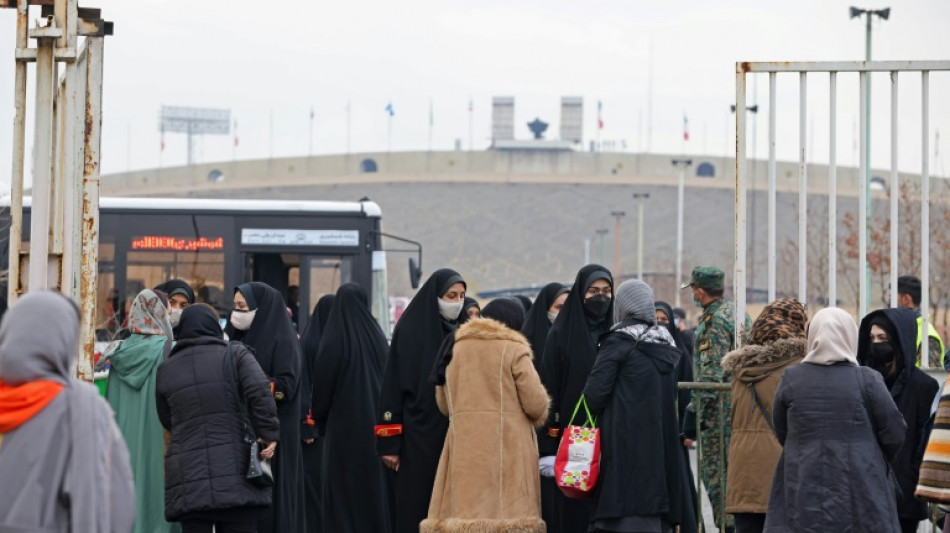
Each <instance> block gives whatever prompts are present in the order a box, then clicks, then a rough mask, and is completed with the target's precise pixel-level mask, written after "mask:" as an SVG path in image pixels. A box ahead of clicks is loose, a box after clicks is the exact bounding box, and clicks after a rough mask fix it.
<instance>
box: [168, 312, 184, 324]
mask: <svg viewBox="0 0 950 533" xmlns="http://www.w3.org/2000/svg"><path fill="white" fill-rule="evenodd" d="M168 321H169V322H171V323H172V327H173V328H174V327H176V326H178V323H179V322H181V309H169V310H168Z"/></svg>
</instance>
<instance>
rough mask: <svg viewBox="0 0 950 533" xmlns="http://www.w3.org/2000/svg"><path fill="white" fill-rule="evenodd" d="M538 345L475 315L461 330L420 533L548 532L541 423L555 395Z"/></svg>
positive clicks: (443, 398)
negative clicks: (539, 361)
mask: <svg viewBox="0 0 950 533" xmlns="http://www.w3.org/2000/svg"><path fill="white" fill-rule="evenodd" d="M532 361H533V358H532V354H531V345H530V344H529V343H528V341H527V339H525V338H524V336H523V335H521V333H519V332H517V331H514V330H511V329H509V328H507V327H505V326H504V325H502V324H501V323H500V322H496V321H494V320H491V319H487V318H476V319H474V320H472V321H470V322H468V323H466V324H465V325H463V326H462V327H461V328H459V330H458V331H457V332H456V334H455V347H454V349H453V352H452V362H451V363H450V364H449V365H448V367H447V369H446V376H445V378H446V383H445V385H444V386H441V387H436V400H437V401H438V404H439V409H441V410H442V412H443V413H445V414H446V415H447V416H448V417H449V430H448V434H447V435H446V437H445V446H444V448H443V449H442V457H441V459H440V460H439V470H438V473H437V474H436V478H435V486H434V488H433V490H432V501H431V502H430V504H429V516H428V518H427V519H426V520H423V521H422V524H421V525H420V532H421V533H475V532H478V533H494V532H516V533H544V532H545V531H546V527H545V524H544V522H543V521H542V520H541V503H540V483H539V477H538V444H537V436H536V433H535V429H534V428H535V427H536V426H539V425H541V424H543V423H544V421H545V420H546V419H547V416H548V405H549V401H550V400H549V398H548V394H547V391H546V390H545V388H544V385H542V384H541V379H540V378H539V377H538V373H537V371H536V370H535V368H534V363H533V362H532Z"/></svg>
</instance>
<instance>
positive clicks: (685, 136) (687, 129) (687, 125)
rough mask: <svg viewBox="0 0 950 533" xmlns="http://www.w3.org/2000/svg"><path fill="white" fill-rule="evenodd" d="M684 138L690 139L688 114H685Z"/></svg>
mask: <svg viewBox="0 0 950 533" xmlns="http://www.w3.org/2000/svg"><path fill="white" fill-rule="evenodd" d="M683 140H684V141H688V140H689V119H688V118H686V115H685V114H684V115H683Z"/></svg>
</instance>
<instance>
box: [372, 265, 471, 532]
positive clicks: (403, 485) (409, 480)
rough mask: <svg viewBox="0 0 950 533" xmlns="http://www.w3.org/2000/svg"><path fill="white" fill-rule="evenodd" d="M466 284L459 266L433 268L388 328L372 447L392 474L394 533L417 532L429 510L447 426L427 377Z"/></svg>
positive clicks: (454, 323) (451, 328) (455, 320)
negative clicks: (389, 336) (390, 329)
mask: <svg viewBox="0 0 950 533" xmlns="http://www.w3.org/2000/svg"><path fill="white" fill-rule="evenodd" d="M465 288H466V285H465V281H464V280H463V279H462V276H461V275H460V274H459V273H458V272H456V271H454V270H451V269H448V268H443V269H440V270H436V271H435V272H434V273H433V274H432V276H430V277H429V279H428V280H426V282H425V283H423V284H422V287H420V288H419V292H418V293H416V296H415V297H414V298H413V299H412V302H410V303H409V307H407V308H406V311H405V312H404V313H403V315H402V318H400V319H399V322H397V323H396V328H395V330H393V339H392V343H390V347H389V359H388V360H387V361H386V369H385V371H384V373H383V385H382V392H381V393H380V400H379V408H378V409H377V413H378V415H377V419H376V420H377V422H376V423H377V426H376V437H377V442H376V452H377V454H378V455H380V456H381V457H382V460H383V463H384V464H386V466H387V467H389V468H391V469H392V470H393V472H394V473H395V477H396V480H395V502H394V509H393V511H394V514H395V525H394V527H393V530H394V531H395V532H396V533H418V531H419V523H420V522H422V520H423V519H425V517H426V516H427V515H428V513H429V499H430V498H431V496H432V486H433V483H434V482H435V474H436V470H437V469H438V468H439V457H440V456H441V455H442V447H443V444H445V432H446V431H447V430H448V427H449V419H448V418H446V417H445V415H443V414H442V412H441V411H439V406H438V405H437V404H436V401H435V385H434V384H433V383H432V382H430V381H429V377H430V376H431V374H432V369H433V367H434V366H435V361H436V356H437V355H438V352H439V347H440V346H441V345H442V341H443V340H444V339H445V337H446V336H447V335H449V334H450V333H453V332H454V331H455V329H456V328H457V327H458V320H459V315H460V314H461V312H462V305H463V301H464V298H465Z"/></svg>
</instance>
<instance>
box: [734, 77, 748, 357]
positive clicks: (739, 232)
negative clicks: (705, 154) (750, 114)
mask: <svg viewBox="0 0 950 533" xmlns="http://www.w3.org/2000/svg"><path fill="white" fill-rule="evenodd" d="M745 93H746V67H745V63H736V109H737V110H738V111H737V112H736V204H735V208H736V226H735V232H736V249H735V252H736V256H735V257H736V263H735V274H734V279H733V280H732V281H733V284H734V286H735V295H734V297H735V299H736V316H737V317H744V316H745V307H746V278H745V276H746V266H747V265H746V220H747V216H748V213H747V212H746V189H747V179H746V150H745V143H746V131H745V129H746V113H744V112H742V110H744V109H745V108H746V105H745V96H746V94H745ZM742 327H743V323H742V320H738V319H737V320H736V325H735V332H734V339H735V347H736V349H738V348H739V347H741V346H742Z"/></svg>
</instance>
